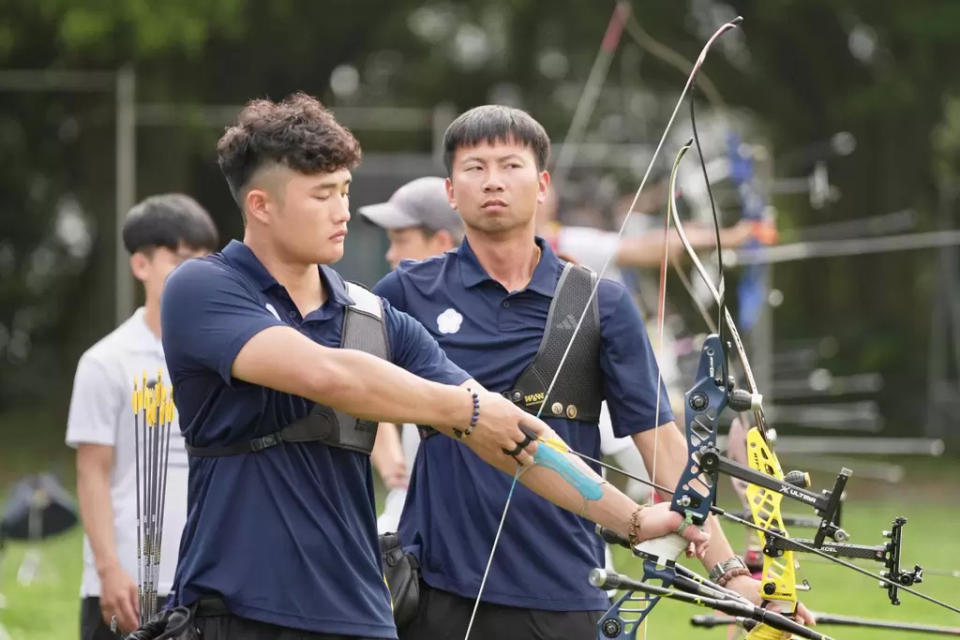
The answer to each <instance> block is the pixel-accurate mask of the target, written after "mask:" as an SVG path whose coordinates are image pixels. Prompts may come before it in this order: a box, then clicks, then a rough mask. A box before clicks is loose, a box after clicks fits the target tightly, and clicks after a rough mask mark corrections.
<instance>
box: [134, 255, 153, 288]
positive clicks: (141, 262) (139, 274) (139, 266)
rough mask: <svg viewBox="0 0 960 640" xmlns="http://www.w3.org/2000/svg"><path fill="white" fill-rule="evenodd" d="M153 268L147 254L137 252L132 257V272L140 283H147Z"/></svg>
mask: <svg viewBox="0 0 960 640" xmlns="http://www.w3.org/2000/svg"><path fill="white" fill-rule="evenodd" d="M151 266H152V265H151V262H150V258H148V257H147V255H146V254H145V253H141V252H140V251H137V252H136V253H134V254H133V255H131V256H130V271H131V272H132V273H133V277H134V278H136V279H137V280H139V281H140V282H145V281H146V280H147V278H149V277H150V267H151Z"/></svg>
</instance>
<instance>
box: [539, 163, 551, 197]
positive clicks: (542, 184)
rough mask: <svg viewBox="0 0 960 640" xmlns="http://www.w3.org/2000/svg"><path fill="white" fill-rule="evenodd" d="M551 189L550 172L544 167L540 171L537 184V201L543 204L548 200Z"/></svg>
mask: <svg viewBox="0 0 960 640" xmlns="http://www.w3.org/2000/svg"><path fill="white" fill-rule="evenodd" d="M548 189H550V172H549V171H547V170H546V169H544V170H543V171H541V172H540V178H539V180H538V185H537V203H539V204H543V203H544V202H545V201H546V200H547V190H548Z"/></svg>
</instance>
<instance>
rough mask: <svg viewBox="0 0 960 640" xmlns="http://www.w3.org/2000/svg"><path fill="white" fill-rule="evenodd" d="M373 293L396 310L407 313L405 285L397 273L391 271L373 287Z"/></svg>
mask: <svg viewBox="0 0 960 640" xmlns="http://www.w3.org/2000/svg"><path fill="white" fill-rule="evenodd" d="M373 292H374V293H375V294H377V295H378V296H380V297H381V298H383V299H384V300H386V301H387V302H389V303H390V304H391V306H393V308H394V309H399V310H400V311H406V309H407V301H406V296H404V295H403V284H402V283H401V282H400V276H399V274H398V273H397V272H396V271H391V272H390V273H388V274H387V275H385V276H383V278H381V279H380V282H378V283H377V284H376V285H374V287H373Z"/></svg>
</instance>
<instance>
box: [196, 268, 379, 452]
mask: <svg viewBox="0 0 960 640" xmlns="http://www.w3.org/2000/svg"><path fill="white" fill-rule="evenodd" d="M347 294H348V295H349V296H350V297H351V298H352V299H353V301H354V304H352V305H349V306H348V307H346V308H345V309H344V311H343V331H342V332H341V338H340V347H341V348H343V349H357V350H359V351H365V352H366V353H369V354H371V355H375V356H377V357H378V358H383V359H384V360H387V359H389V350H388V347H387V344H388V343H387V333H386V324H385V323H384V320H383V307H382V306H381V304H380V298H379V297H377V296H376V295H375V294H373V293H372V292H370V291H369V290H367V289H366V288H364V287H362V286H361V285H358V284H354V283H352V282H348V283H347ZM376 437H377V423H376V422H374V421H371V420H359V419H357V418H355V417H353V416H351V415H349V414H347V413H344V412H343V411H340V410H338V409H333V408H331V407H327V406H324V405H320V404H317V405H314V406H313V408H312V409H311V410H310V413H308V414H307V415H305V416H304V417H302V418H300V419H298V420H295V421H293V422H291V423H290V424H288V425H287V426H285V427H284V428H282V429H280V430H279V431H274V432H273V433H269V434H267V435H265V436H260V437H258V438H252V439H250V440H245V441H242V442H236V443H234V444H229V445H225V446H222V447H194V446H192V445H190V444H187V445H186V446H187V453H189V454H190V455H191V456H196V457H200V458H212V457H221V456H235V455H240V454H244V453H257V452H260V451H263V450H264V449H269V448H270V447H275V446H277V445H279V444H282V443H284V442H321V443H323V444H325V445H328V446H331V447H339V448H341V449H349V450H351V451H358V452H360V453H366V454H369V453H370V451H371V449H373V441H374V440H375V439H376Z"/></svg>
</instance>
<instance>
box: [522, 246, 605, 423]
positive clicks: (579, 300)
mask: <svg viewBox="0 0 960 640" xmlns="http://www.w3.org/2000/svg"><path fill="white" fill-rule="evenodd" d="M596 282H597V274H596V273H594V272H593V271H591V270H590V269H587V268H586V267H582V266H579V265H574V264H571V263H567V264H566V266H564V268H563V273H562V274H561V275H560V280H559V282H557V290H556V292H555V293H554V295H553V302H552V303H551V304H550V310H549V312H548V313H547V326H546V328H545V329H544V332H543V339H542V340H541V341H540V348H539V349H538V350H537V355H536V357H535V358H534V359H533V362H531V363H530V364H529V365H527V368H526V369H524V370H523V373H521V374H520V377H519V378H517V381H516V382H515V383H514V385H513V389H511V390H510V391H508V392H506V393H505V394H504V395H505V396H506V397H507V398H508V399H509V400H510V401H511V402H513V403H514V404H516V405H517V406H518V407H520V408H521V409H523V410H524V411H527V412H529V413H533V414H536V413H537V412H538V411H540V406H541V405H542V404H543V401H544V397H545V396H546V393H547V387H548V386H549V385H550V381H551V380H553V378H554V376H555V375H556V372H557V368H558V367H559V366H560V361H561V359H562V358H563V354H564V352H565V351H566V350H567V345H570V338H571V337H572V336H573V332H574V330H575V329H576V328H577V322H578V321H579V320H580V316H581V315H582V314H583V310H584V307H586V306H587V304H588V303H589V305H590V308H589V309H587V313H586V315H584V316H583V324H582V325H581V327H580V330H579V331H577V335H576V339H575V340H574V341H573V344H572V345H571V346H570V353H569V354H568V355H567V361H566V362H565V363H564V365H563V366H564V369H565V370H566V372H567V375H562V376H560V377H559V378H558V379H557V383H556V385H555V386H554V387H553V390H551V391H550V397H549V398H546V400H547V405H546V406H545V407H543V411H541V412H540V417H541V418H567V419H570V420H574V419H575V420H580V421H582V422H597V421H599V420H600V404H601V402H602V401H603V390H602V386H601V379H602V376H601V373H600V311H599V306H598V305H597V296H593V297H592V298H591V296H590V294H591V292H592V291H593V289H594V286H595V285H596Z"/></svg>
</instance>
